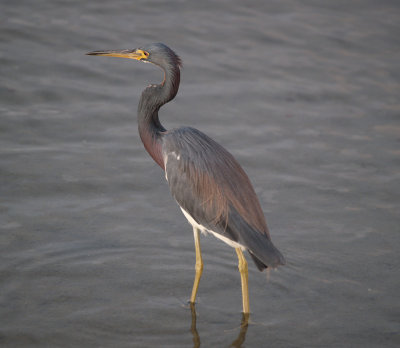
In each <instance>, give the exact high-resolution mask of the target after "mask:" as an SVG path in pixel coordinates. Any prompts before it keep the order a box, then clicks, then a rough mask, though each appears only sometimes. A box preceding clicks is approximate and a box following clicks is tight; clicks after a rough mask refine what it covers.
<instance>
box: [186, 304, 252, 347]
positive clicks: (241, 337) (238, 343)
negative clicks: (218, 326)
mask: <svg viewBox="0 0 400 348" xmlns="http://www.w3.org/2000/svg"><path fill="white" fill-rule="evenodd" d="M190 310H191V312H192V325H191V327H190V331H191V332H192V335H193V347H194V348H198V347H200V335H199V332H198V331H197V327H196V320H197V315H196V307H195V304H194V303H190ZM249 318H250V314H249V313H242V320H241V323H240V332H239V334H238V336H237V338H236V339H235V340H234V341H233V342H232V343H231V345H230V346H229V347H233V348H240V347H242V344H243V343H244V341H245V339H246V333H247V328H248V326H249Z"/></svg>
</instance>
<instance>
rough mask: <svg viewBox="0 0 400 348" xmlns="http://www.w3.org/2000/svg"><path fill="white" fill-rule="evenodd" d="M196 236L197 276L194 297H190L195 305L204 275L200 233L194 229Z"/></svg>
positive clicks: (194, 284) (193, 291)
mask: <svg viewBox="0 0 400 348" xmlns="http://www.w3.org/2000/svg"><path fill="white" fill-rule="evenodd" d="M193 234H194V246H195V248H196V275H195V277H194V283H193V290H192V296H191V297H190V302H191V303H195V301H196V294H197V289H198V288H199V283H200V278H201V273H203V259H202V258H201V250H200V231H199V230H198V229H197V228H195V227H193Z"/></svg>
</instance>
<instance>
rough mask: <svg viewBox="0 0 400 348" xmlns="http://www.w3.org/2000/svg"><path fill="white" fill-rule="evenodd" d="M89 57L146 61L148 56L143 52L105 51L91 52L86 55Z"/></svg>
mask: <svg viewBox="0 0 400 348" xmlns="http://www.w3.org/2000/svg"><path fill="white" fill-rule="evenodd" d="M86 54H87V55H89V56H108V57H118V58H129V59H136V60H141V59H146V58H147V57H148V56H149V54H148V53H147V52H145V51H143V50H139V49H134V50H107V51H93V52H89V53H86Z"/></svg>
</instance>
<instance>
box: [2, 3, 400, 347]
mask: <svg viewBox="0 0 400 348" xmlns="http://www.w3.org/2000/svg"><path fill="white" fill-rule="evenodd" d="M0 19H1V21H0V23H1V24H0V26H1V30H0V76H1V84H0V99H1V104H0V131H1V136H0V170H1V172H0V180H1V183H0V197H1V198H0V227H1V233H0V252H1V254H0V345H1V346H2V347H192V346H199V344H200V345H201V347H228V346H230V345H231V344H232V345H233V346H235V347H240V346H242V347H395V346H399V344H400V296H399V285H400V274H399V267H400V257H399V247H400V235H399V232H400V229H399V222H400V221H399V220H400V219H399V212H400V209H399V203H400V197H399V196H400V192H399V187H400V166H399V162H400V147H399V144H400V122H399V118H400V104H399V96H400V69H399V68H400V63H399V62H400V6H399V2H397V1H329V2H328V1H248V2H242V1H238V0H237V1H218V2H208V1H201V2H200V1H198V2H183V1H121V0H115V1H93V2H83V1H44V0H36V1H28V0H26V1H2V2H1V4H0ZM160 41H161V42H164V43H166V44H168V45H169V46H171V47H172V48H173V49H174V50H176V52H177V53H178V54H180V56H181V57H182V59H183V61H184V70H183V73H182V83H181V90H180V92H179V94H178V96H177V98H176V99H175V100H174V101H172V102H171V103H170V104H168V105H167V106H165V107H164V108H162V110H161V119H162V122H163V124H164V126H165V127H166V128H173V127H177V126H180V125H191V126H194V127H196V128H198V129H200V130H202V131H203V132H205V133H207V134H208V135H210V136H211V137H213V138H214V139H215V140H217V141H218V142H220V143H221V144H223V145H224V146H225V147H226V148H227V149H229V150H230V151H231V152H232V153H233V154H234V155H235V156H236V158H237V159H238V160H239V162H240V163H241V164H242V166H243V167H244V168H245V170H246V171H247V173H248V174H249V176H250V178H251V180H252V182H253V185H254V187H255V190H256V192H257V194H258V195H259V198H260V201H261V205H262V207H263V210H264V212H265V215H266V217H267V221H268V225H269V227H270V230H271V235H272V239H273V241H274V243H275V244H276V245H277V246H278V247H279V249H280V250H281V251H282V253H283V254H284V255H285V257H286V259H287V262H288V264H287V265H286V266H284V267H281V268H279V269H278V270H276V271H272V272H271V273H270V274H269V277H267V275H266V274H265V273H260V272H259V271H258V270H257V269H256V267H255V266H254V264H253V263H252V261H251V260H250V259H249V273H250V274H249V278H250V307H251V315H250V324H249V326H248V327H242V329H241V328H240V324H241V290H240V277H239V273H238V272H237V258H236V254H235V252H234V250H233V249H232V248H230V247H229V246H227V245H225V244H224V243H222V242H220V241H218V240H216V239H215V238H214V237H212V236H209V237H202V248H203V258H204V263H205V268H204V273H203V277H202V281H201V283H200V288H199V294H198V303H197V304H196V316H195V315H194V314H195V313H193V316H192V313H191V310H190V307H189V306H188V304H187V300H188V298H189V295H190V291H191V286H192V281H193V277H194V256H195V255H194V245H193V237H192V231H191V227H190V226H189V224H188V223H187V222H186V220H185V218H184V217H183V215H182V214H181V212H180V210H179V208H178V207H177V205H176V204H175V202H174V200H173V199H172V198H171V196H170V194H169V190H168V187H167V184H166V183H165V179H164V175H163V173H162V171H161V170H160V168H159V167H158V166H157V165H156V164H155V163H154V162H153V161H152V160H151V158H150V157H149V156H148V155H147V153H146V152H145V151H144V149H143V146H142V144H141V142H140V139H139V136H138V133H137V129H136V128H137V124H136V107H137V103H138V100H139V97H140V93H141V90H142V89H143V88H144V87H145V86H147V85H148V84H149V83H158V82H159V81H161V79H162V74H161V72H160V71H159V70H158V69H156V68H154V67H153V66H151V65H150V64H141V63H139V62H134V61H131V60H127V59H125V60H124V59H116V58H105V57H90V56H85V53H86V52H88V51H92V50H99V49H119V48H134V47H137V46H140V45H143V44H146V43H151V42H160ZM194 319H195V320H194ZM192 320H193V321H192Z"/></svg>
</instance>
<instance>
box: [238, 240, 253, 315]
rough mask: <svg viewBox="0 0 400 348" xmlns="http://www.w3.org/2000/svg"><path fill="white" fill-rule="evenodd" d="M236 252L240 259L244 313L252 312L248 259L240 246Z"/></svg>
mask: <svg viewBox="0 0 400 348" xmlns="http://www.w3.org/2000/svg"><path fill="white" fill-rule="evenodd" d="M235 250H236V254H237V256H238V259H239V265H238V268H239V272H240V279H241V281H242V302H243V313H245V314H247V313H250V305H249V272H248V270H247V261H246V258H245V257H244V255H243V252H242V250H241V249H240V248H236V249H235Z"/></svg>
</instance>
